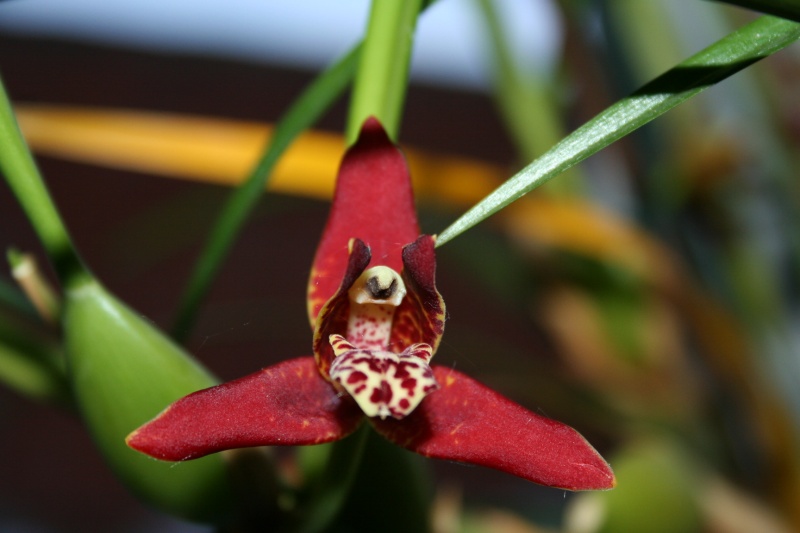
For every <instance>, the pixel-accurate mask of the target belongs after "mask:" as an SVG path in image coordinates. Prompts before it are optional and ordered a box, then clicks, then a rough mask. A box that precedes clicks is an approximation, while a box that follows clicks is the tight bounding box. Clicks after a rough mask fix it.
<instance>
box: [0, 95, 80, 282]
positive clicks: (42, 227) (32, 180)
mask: <svg viewBox="0 0 800 533" xmlns="http://www.w3.org/2000/svg"><path fill="white" fill-rule="evenodd" d="M0 171H2V173H3V176H4V177H5V179H6V182H7V183H8V186H9V187H10V188H11V190H12V191H13V192H14V195H15V196H16V197H17V201H18V202H19V203H20V205H21V206H22V209H23V210H24V211H25V214H26V215H27V216H28V220H30V222H31V224H32V225H33V229H34V230H35V231H36V234H37V235H38V237H39V240H40V241H41V242H42V245H43V246H44V249H45V251H46V252H47V255H48V257H49V258H50V260H51V261H52V263H53V268H54V269H55V271H56V274H58V275H59V277H60V278H61V279H65V278H66V277H67V276H69V275H71V274H72V273H73V272H74V271H76V270H77V271H82V270H83V267H82V265H81V263H80V260H79V259H78V256H77V255H76V253H75V250H74V248H73V247H72V243H71V241H70V238H69V234H68V233H67V230H66V229H65V228H64V224H63V223H62V221H61V217H60V216H59V214H58V211H57V210H56V206H55V204H54V203H53V201H52V199H51V198H50V195H49V194H48V192H47V188H46V187H45V185H44V181H42V178H41V176H40V175H39V169H38V168H37V167H36V163H35V162H34V160H33V156H31V152H30V150H28V146H27V144H26V143H25V139H24V138H23V137H22V133H21V132H20V130H19V126H18V125H17V120H16V117H15V116H14V111H13V109H12V107H11V102H10V101H9V99H8V95H7V94H6V90H5V86H4V84H3V82H2V80H1V79H0Z"/></svg>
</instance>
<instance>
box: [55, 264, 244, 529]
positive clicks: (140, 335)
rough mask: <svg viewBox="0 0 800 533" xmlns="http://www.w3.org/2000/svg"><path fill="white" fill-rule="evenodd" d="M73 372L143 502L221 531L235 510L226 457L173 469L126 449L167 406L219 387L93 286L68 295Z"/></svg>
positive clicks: (73, 286)
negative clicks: (128, 439) (140, 429)
mask: <svg viewBox="0 0 800 533" xmlns="http://www.w3.org/2000/svg"><path fill="white" fill-rule="evenodd" d="M64 330H65V337H66V339H65V340H66V352H67V368H68V373H69V377H70V381H71V383H72V388H73V392H74V394H75V397H76V401H77V404H78V407H79V409H80V412H81V414H82V415H83V419H84V421H85V423H86V425H87V426H88V428H89V431H90V432H91V434H92V436H93V438H94V440H95V442H96V443H97V445H98V447H99V448H100V450H101V451H102V453H103V455H104V457H105V459H106V461H107V463H108V464H109V465H110V466H111V468H112V469H113V471H114V473H115V474H116V475H117V476H118V477H119V478H120V479H121V480H122V481H123V482H124V483H125V484H126V485H127V486H128V488H129V489H131V491H132V492H133V493H134V494H136V495H137V496H138V497H139V498H141V499H142V500H144V501H145V502H148V503H150V504H151V505H155V506H156V507H158V508H160V509H162V510H164V511H167V512H169V513H172V514H175V515H178V516H182V517H185V518H188V519H191V520H197V521H204V522H214V523H221V522H224V521H226V520H228V519H229V518H230V517H229V515H228V513H229V512H230V509H231V508H232V503H233V502H232V501H231V492H230V490H231V489H230V486H229V483H228V478H227V475H228V474H227V470H226V467H225V463H224V461H223V456H222V455H220V454H216V455H213V456H209V457H206V458H203V459H200V460H198V461H192V462H190V463H184V464H180V465H177V466H175V465H173V464H172V463H166V462H161V461H155V460H153V459H151V458H149V457H147V456H145V455H143V454H140V453H138V452H135V451H134V450H132V449H130V448H128V446H127V445H126V444H125V437H126V436H127V435H128V434H129V433H130V432H131V431H133V430H134V429H136V428H137V427H139V426H140V425H142V424H143V423H145V422H147V421H148V420H149V419H151V418H152V417H154V416H155V415H157V414H158V413H159V412H161V410H163V409H164V407H166V406H167V405H169V404H170V403H172V402H173V401H175V400H177V399H178V398H180V397H182V396H185V395H186V394H189V393H191V392H194V391H196V390H198V389H203V388H206V387H210V386H212V385H214V384H215V379H214V378H213V377H212V376H211V375H209V374H208V373H207V372H206V371H205V370H204V369H203V368H202V367H201V366H200V365H198V364H196V363H194V362H193V360H192V359H191V358H190V357H188V356H187V355H186V354H185V353H183V352H182V351H181V349H180V348H178V346H176V345H175V344H173V343H172V342H171V341H170V340H169V339H168V338H167V337H165V336H164V335H163V334H161V333H160V332H159V331H158V330H157V329H156V328H154V327H153V326H151V325H150V324H148V323H147V322H146V321H145V320H143V319H142V318H140V317H139V316H138V315H137V314H136V313H134V312H133V311H131V310H130V309H129V308H128V307H126V306H125V305H124V304H122V303H121V302H120V301H119V300H117V299H116V298H114V297H113V296H112V295H111V294H109V293H108V292H107V291H106V290H105V289H104V288H103V287H102V286H101V285H100V284H99V283H97V282H96V281H95V280H93V279H91V278H87V279H84V280H73V281H72V282H71V283H70V284H69V286H68V287H67V290H66V295H65V312H64Z"/></svg>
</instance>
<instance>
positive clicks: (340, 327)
mask: <svg viewBox="0 0 800 533" xmlns="http://www.w3.org/2000/svg"><path fill="white" fill-rule="evenodd" d="M370 257H371V256H370V249H369V248H368V247H367V245H366V244H364V242H363V241H361V240H360V239H355V240H353V242H352V245H351V250H350V255H349V257H348V259H347V267H346V269H345V272H344V276H343V277H342V279H341V284H340V285H339V290H338V291H337V292H336V294H335V295H334V296H333V297H332V298H331V299H330V300H328V302H327V303H326V304H325V306H324V307H323V309H322V310H321V311H320V313H319V316H318V317H317V320H316V324H315V327H314V341H313V347H314V358H315V359H316V360H317V367H319V371H320V373H321V374H322V375H323V376H327V375H328V371H329V370H330V367H331V362H332V361H333V358H334V357H335V355H334V353H333V348H332V347H331V344H330V342H329V341H328V337H330V336H331V335H333V334H339V335H344V334H345V333H347V320H348V317H349V313H350V298H349V297H348V295H347V291H349V290H350V287H352V286H353V283H355V281H356V280H357V279H358V276H360V275H361V273H362V272H364V270H365V269H366V268H367V265H368V264H369V260H370Z"/></svg>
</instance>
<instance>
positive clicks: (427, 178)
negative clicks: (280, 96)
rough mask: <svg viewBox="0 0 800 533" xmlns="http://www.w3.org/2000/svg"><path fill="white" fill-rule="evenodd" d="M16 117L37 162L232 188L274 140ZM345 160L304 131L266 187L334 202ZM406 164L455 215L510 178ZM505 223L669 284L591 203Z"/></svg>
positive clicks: (527, 206)
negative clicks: (39, 157)
mask: <svg viewBox="0 0 800 533" xmlns="http://www.w3.org/2000/svg"><path fill="white" fill-rule="evenodd" d="M16 111H17V117H18V120H19V122H20V127H21V128H22V130H23V132H24V134H25V137H26V138H27V140H28V143H29V144H30V146H31V147H32V148H33V149H34V150H35V151H36V152H38V153H40V154H45V155H51V156H56V157H60V158H64V159H68V160H75V161H81V162H87V163H94V164H98V165H103V166H108V167H113V168H122V169H128V170H136V171H141V172H146V173H151V174H156V175H162V176H170V177H177V178H183V179H188V180H194V181H205V182H210V183H216V184H222V185H230V186H233V185H236V184H238V183H240V182H241V181H242V180H244V179H245V178H246V176H247V175H248V173H249V172H250V170H251V168H252V167H253V165H254V164H255V162H256V161H257V158H258V156H259V154H260V153H261V150H262V149H263V148H264V146H265V144H266V143H267V142H268V140H269V137H270V135H271V134H272V131H273V128H272V127H270V126H268V125H265V124H261V123H257V122H246V121H239V120H227V119H219V118H207V117H199V116H189V115H179V114H171V113H156V112H143V111H127V110H120V109H101V108H89V107H70V106H57V105H49V106H48V105H19V106H17V108H16ZM343 152H344V141H343V138H342V137H341V136H339V135H334V134H329V133H322V132H318V131H309V132H306V133H304V134H303V135H301V136H300V137H298V138H297V140H296V141H295V142H294V143H293V144H292V145H291V146H290V147H289V149H288V150H287V151H286V153H285V154H284V156H283V157H282V159H281V161H280V162H279V164H278V165H277V166H276V168H275V170H274V172H273V176H272V179H271V180H270V183H269V188H270V189H271V190H273V191H277V192H282V193H288V194H297V195H303V196H308V197H312V198H319V199H327V198H330V196H331V194H332V192H333V185H334V180H335V177H336V172H337V170H338V165H339V161H340V160H341V157H342V154H343ZM406 155H407V157H408V161H409V165H410V167H411V172H412V176H414V178H415V179H414V187H415V191H416V193H417V195H418V196H419V197H420V198H423V199H428V200H431V201H435V202H440V203H442V204H446V205H451V206H454V207H457V208H459V209H461V208H465V207H468V206H471V205H473V204H474V203H476V202H477V201H479V200H480V199H481V198H483V197H484V196H486V195H487V194H488V193H490V192H491V191H492V190H494V188H495V187H497V185H499V184H500V183H501V182H502V181H503V180H504V179H505V178H507V177H508V176H509V175H510V172H509V171H508V170H507V169H505V168H504V167H501V166H499V165H492V164H487V163H485V162H481V161H478V160H474V159H468V158H458V157H448V156H440V155H435V154H431V153H428V152H424V151H420V150H414V149H409V150H406ZM499 220H500V221H501V223H503V225H504V226H505V227H506V229H507V230H508V231H509V232H510V233H511V234H512V235H514V236H515V237H517V238H518V239H520V240H521V241H524V242H537V243H539V244H545V245H547V246H553V247H561V248H566V249H571V250H573V251H575V252H578V253H582V254H585V255H588V256H591V257H596V258H597V259H600V260H602V261H611V262H614V263H617V264H620V265H621V266H623V267H624V268H627V269H630V270H632V271H633V272H634V273H636V274H637V275H639V276H642V277H645V278H647V279H651V280H653V278H656V280H657V281H656V283H659V282H661V283H664V282H668V281H670V282H672V281H673V279H672V278H673V274H674V268H675V264H674V261H672V260H670V259H669V255H670V254H669V253H668V252H667V251H666V250H665V249H664V248H663V247H662V246H661V245H660V244H658V242H657V241H655V240H654V239H652V238H651V237H650V236H648V235H647V234H646V233H644V232H642V231H640V230H639V229H637V228H636V227H635V226H634V225H632V224H631V223H629V222H627V221H626V220H624V219H623V218H620V217H618V216H616V215H615V214H613V213H611V212H610V211H607V210H604V209H601V208H600V207H598V206H597V205H594V204H591V203H589V202H587V201H585V200H581V199H553V198H551V197H545V196H542V195H535V194H533V195H528V196H527V197H525V198H523V199H522V200H520V201H518V202H516V203H515V204H512V206H510V207H509V208H508V209H506V210H504V212H503V216H502V217H501V218H500V219H499Z"/></svg>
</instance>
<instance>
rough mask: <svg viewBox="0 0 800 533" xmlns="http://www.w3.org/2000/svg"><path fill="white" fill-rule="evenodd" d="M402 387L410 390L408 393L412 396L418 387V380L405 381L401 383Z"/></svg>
mask: <svg viewBox="0 0 800 533" xmlns="http://www.w3.org/2000/svg"><path fill="white" fill-rule="evenodd" d="M400 386H401V387H402V388H404V389H406V390H408V393H409V394H411V393H412V392H414V388H415V387H416V386H417V380H416V379H414V378H408V379H404V380H403V382H402V383H400Z"/></svg>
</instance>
